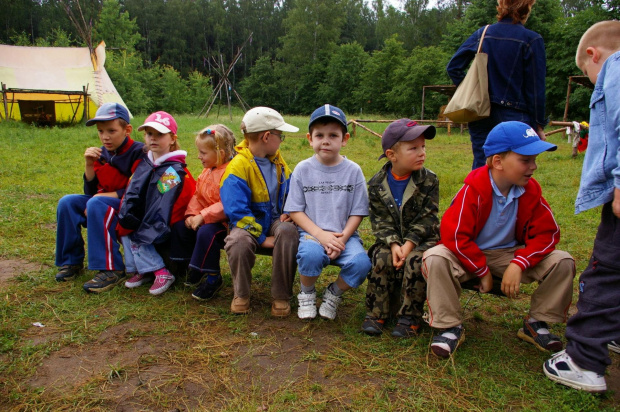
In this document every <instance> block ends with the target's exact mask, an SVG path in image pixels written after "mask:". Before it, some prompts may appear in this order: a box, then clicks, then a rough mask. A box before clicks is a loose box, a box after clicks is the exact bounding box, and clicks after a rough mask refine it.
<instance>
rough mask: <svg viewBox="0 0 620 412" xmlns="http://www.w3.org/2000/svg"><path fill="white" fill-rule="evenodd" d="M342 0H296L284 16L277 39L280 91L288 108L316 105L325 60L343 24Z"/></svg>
mask: <svg viewBox="0 0 620 412" xmlns="http://www.w3.org/2000/svg"><path fill="white" fill-rule="evenodd" d="M342 7H343V3H342V1H341V0H335V1H334V0H298V1H297V2H296V3H295V6H294V7H293V8H292V9H291V10H290V11H289V13H288V15H287V17H286V18H285V19H284V22H283V23H284V27H285V28H286V31H287V33H286V35H285V36H283V37H282V38H281V39H280V40H281V43H282V47H281V48H280V49H279V50H278V57H280V58H281V59H282V63H283V65H282V67H281V69H282V71H281V73H282V77H280V82H279V83H280V85H281V86H282V90H281V92H280V93H281V94H282V95H283V97H284V100H285V101H286V102H287V103H288V105H289V109H288V110H289V111H294V112H307V111H309V110H313V108H315V106H317V102H316V91H317V90H318V88H319V86H320V83H322V82H323V79H324V77H325V66H324V64H325V62H326V61H328V59H329V56H330V55H331V54H332V53H333V52H334V50H336V48H337V45H336V44H337V42H338V39H339V38H340V34H341V27H342V23H343V18H342V16H343V9H342Z"/></svg>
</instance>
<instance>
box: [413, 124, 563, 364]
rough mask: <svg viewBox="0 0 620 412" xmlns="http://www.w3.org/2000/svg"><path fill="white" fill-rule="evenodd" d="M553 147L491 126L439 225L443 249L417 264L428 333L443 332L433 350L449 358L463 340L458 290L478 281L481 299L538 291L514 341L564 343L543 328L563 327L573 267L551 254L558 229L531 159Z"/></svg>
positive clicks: (512, 128)
mask: <svg viewBox="0 0 620 412" xmlns="http://www.w3.org/2000/svg"><path fill="white" fill-rule="evenodd" d="M556 149H557V146H555V145H552V144H551V143H547V142H545V141H542V140H540V138H539V137H538V134H537V133H536V131H535V130H534V129H532V128H531V127H530V126H528V125H527V124H525V123H521V122H516V121H511V122H504V123H500V124H499V125H497V126H496V127H495V128H493V130H491V132H490V133H489V135H488V137H487V140H486V143H485V144H484V153H485V156H486V157H487V164H486V166H483V167H480V168H478V169H475V170H473V171H472V172H471V173H470V174H469V175H468V176H467V177H466V178H465V184H464V185H463V187H462V188H461V189H460V190H459V192H458V193H457V194H456V196H455V198H454V199H453V201H452V204H451V205H450V207H449V208H448V210H446V212H445V214H444V215H443V217H442V220H441V227H440V233H441V243H442V244H440V245H438V246H436V247H434V248H432V249H429V250H428V251H427V252H426V253H425V254H424V258H423V265H422V274H423V275H424V277H425V278H426V281H427V284H428V286H427V293H426V296H427V302H428V307H429V312H430V322H429V323H430V326H432V327H435V328H438V329H441V331H440V332H439V334H437V335H436V336H435V337H434V338H433V341H432V343H431V350H432V351H433V353H434V354H435V355H437V356H439V357H442V358H447V357H449V356H450V355H451V354H452V353H453V352H454V351H455V350H456V348H457V347H458V346H459V344H461V343H462V342H463V341H464V340H465V333H464V329H463V325H462V323H463V320H462V315H461V306H460V303H459V296H460V294H461V286H460V283H463V282H465V281H467V280H470V279H473V278H475V277H478V278H480V286H479V291H480V292H481V293H486V292H489V291H490V290H491V289H492V288H493V276H496V277H499V278H502V284H501V290H502V292H503V293H504V294H505V295H506V296H508V297H509V298H516V297H517V295H518V293H519V285H520V284H521V283H531V282H534V281H537V282H539V283H540V285H539V286H538V288H537V289H536V291H535V292H534V293H533V294H532V298H531V304H530V311H529V315H528V316H527V317H526V318H525V319H524V321H523V328H522V329H520V330H519V332H518V334H517V336H518V337H519V338H521V339H523V340H525V341H527V342H529V343H532V344H534V345H535V346H536V347H537V348H538V349H540V350H543V351H545V350H551V351H559V350H561V349H562V341H561V340H560V338H559V337H558V336H556V335H553V334H551V333H550V332H549V330H548V326H547V323H546V322H565V321H566V313H567V311H568V307H569V306H570V304H571V300H572V296H573V278H574V276H575V261H574V259H573V258H572V257H571V256H570V255H569V254H568V253H567V252H563V251H561V250H555V245H556V244H557V243H558V242H559V240H560V228H559V227H558V224H557V223H556V221H555V219H554V218H553V213H552V212H551V208H550V207H549V204H548V203H547V202H546V201H545V199H544V198H543V197H542V194H541V188H540V185H539V184H538V182H536V180H534V179H533V178H532V175H533V174H534V171H535V170H536V167H537V166H536V156H537V155H538V154H540V153H542V152H545V151H553V150H556Z"/></svg>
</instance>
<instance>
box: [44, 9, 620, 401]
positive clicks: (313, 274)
mask: <svg viewBox="0 0 620 412" xmlns="http://www.w3.org/2000/svg"><path fill="white" fill-rule="evenodd" d="M576 62H577V66H578V67H579V68H580V69H581V70H582V71H583V72H584V74H586V75H587V76H589V77H590V79H591V80H592V82H593V83H594V84H595V89H594V93H593V95H592V100H591V109H592V111H591V119H590V136H591V137H590V148H589V150H588V152H587V154H586V158H585V161H584V173H583V175H582V182H581V187H580V190H579V195H578V199H577V209H576V210H577V212H580V211H582V210H586V209H589V208H592V207H595V206H599V205H604V206H603V212H602V218H601V226H600V227H599V231H598V233H597V238H596V241H595V245H594V251H593V254H592V259H591V260H590V264H589V266H588V268H587V269H586V271H585V272H584V273H583V274H582V275H581V278H580V283H579V302H578V305H577V307H578V314H577V315H575V316H573V317H572V318H571V319H570V320H569V322H568V326H567V332H566V336H567V337H568V340H569V343H568V345H567V348H566V350H565V351H563V350H562V348H563V344H562V341H561V339H560V337H558V336H556V335H554V334H552V333H551V332H550V331H549V327H548V324H547V322H552V323H555V322H564V321H566V317H567V313H568V309H569V307H570V304H571V301H572V291H573V278H574V276H575V262H574V259H573V258H572V257H571V256H570V255H569V254H568V253H566V252H563V251H560V250H557V249H555V246H556V244H557V243H558V242H559V240H560V229H559V226H558V224H557V222H556V221H555V219H554V217H553V213H552V212H551V208H550V206H549V204H548V203H547V202H546V201H545V199H544V198H543V196H542V194H541V193H542V192H541V187H540V185H539V184H538V182H537V181H536V180H534V179H533V177H532V176H533V174H534V171H535V170H536V168H537V165H536V157H537V156H538V155H539V154H540V153H542V152H545V151H553V150H556V149H557V147H556V146H555V145H553V144H550V143H548V142H546V141H543V140H540V138H539V137H538V134H537V133H536V131H535V130H533V129H532V128H531V127H530V126H528V125H526V124H525V123H521V122H516V121H510V122H504V123H501V124H500V125H498V126H497V127H495V128H494V129H493V130H492V131H491V133H490V134H489V135H488V137H487V140H486V143H485V145H484V152H485V156H486V158H487V160H486V165H485V166H483V167H480V168H478V169H475V170H473V171H472V172H471V173H470V174H469V175H468V176H467V177H466V178H465V182H464V185H463V187H462V188H461V189H460V190H459V191H458V193H457V194H456V196H455V197H454V199H453V200H452V203H451V205H450V207H449V208H448V209H447V210H446V211H445V213H444V215H443V217H442V220H441V224H440V222H439V218H438V209H439V182H438V179H437V176H436V175H435V174H434V173H433V172H432V171H430V170H428V169H426V168H425V167H424V162H425V159H426V146H425V144H426V141H427V140H431V139H433V138H434V137H435V134H436V131H435V128H434V126H423V125H420V124H418V123H416V122H415V121H412V120H410V119H400V120H397V121H395V122H393V123H391V124H390V125H389V126H388V127H387V129H386V130H385V133H384V134H383V137H382V139H381V144H382V149H383V153H382V155H381V157H380V158H379V159H381V158H384V157H385V158H386V159H387V162H386V163H385V164H384V165H383V167H382V168H381V169H380V170H379V172H377V173H376V174H375V175H374V176H373V177H372V178H371V179H370V181H369V182H368V190H367V185H366V181H365V178H364V175H363V173H362V170H361V168H360V167H359V166H358V165H357V164H356V163H354V162H352V161H351V160H349V159H347V158H346V157H345V156H343V155H342V154H341V153H340V151H341V149H342V148H343V147H344V146H346V145H347V143H348V142H349V138H350V136H349V133H348V129H347V120H346V117H345V115H344V113H343V112H342V111H341V110H340V109H339V108H337V107H334V106H332V105H329V104H326V105H324V106H321V107H319V108H318V109H316V110H315V111H314V112H313V113H312V115H311V116H310V121H309V125H308V133H307V135H306V139H307V140H308V143H309V144H310V146H311V147H312V150H313V151H314V154H313V156H312V157H310V158H309V159H306V160H304V161H302V162H300V163H299V164H298V165H297V166H296V167H295V170H294V171H293V172H292V173H291V170H290V169H289V167H288V166H287V164H286V162H285V161H284V159H283V158H282V154H281V152H280V150H279V148H280V145H281V143H282V142H283V141H284V139H285V135H284V133H285V132H293V133H294V132H297V131H298V128H297V127H295V126H292V125H290V124H288V123H286V122H285V121H284V119H283V118H282V116H281V115H280V114H279V113H278V112H276V111H275V110H273V109H270V108H267V107H255V108H253V109H250V110H249V111H248V112H247V113H246V114H245V116H244V117H243V121H242V123H241V130H242V132H243V136H244V139H243V141H242V142H241V143H240V144H239V145H236V146H235V137H234V134H233V133H232V131H231V130H230V129H228V128H227V127H226V126H223V125H213V126H209V127H207V128H205V129H203V130H202V131H201V132H199V133H198V135H197V137H196V146H197V149H198V152H199V159H200V161H201V163H202V165H203V167H204V170H203V171H202V173H201V174H200V177H199V178H198V181H197V182H195V181H194V179H193V177H192V175H191V174H190V173H189V171H188V170H187V168H186V166H185V157H186V152H184V151H182V150H179V144H178V142H177V134H176V133H177V124H176V122H175V120H174V118H173V117H172V116H170V115H169V114H168V113H165V112H156V113H153V114H152V115H151V116H149V117H148V118H147V119H146V121H145V123H144V124H143V125H142V126H140V127H139V128H138V130H144V132H145V136H144V139H145V145H143V144H142V143H138V142H134V141H133V140H131V138H130V137H129V135H130V133H131V131H132V128H131V125H130V124H129V114H128V112H127V110H126V109H125V108H124V107H122V106H120V105H118V104H106V105H103V106H102V107H101V108H100V109H99V110H98V111H97V115H96V116H95V118H93V119H91V120H89V121H88V122H87V125H93V124H96V125H97V130H98V134H99V137H100V139H101V142H102V144H103V147H101V148H95V147H92V148H88V149H87V150H86V152H85V155H84V157H85V162H86V163H85V173H84V193H85V195H69V196H65V197H63V198H62V199H61V201H60V202H59V205H58V237H57V246H56V251H57V253H56V264H57V266H59V267H60V270H59V272H58V274H57V275H56V279H57V280H59V281H64V280H69V279H72V278H74V277H75V276H76V275H77V274H78V273H79V272H80V271H81V269H82V268H83V259H84V247H83V245H84V242H83V240H82V237H81V233H80V227H81V226H84V227H85V226H86V225H87V224H88V231H87V233H88V248H89V253H88V258H89V261H88V267H89V269H91V270H97V271H99V273H97V275H96V276H95V277H94V279H92V280H90V281H88V282H86V284H84V289H85V290H87V291H89V292H101V291H104V290H108V289H110V288H111V287H113V286H115V285H116V284H118V283H120V282H121V281H123V280H124V279H125V278H126V277H128V278H129V279H127V280H126V281H125V286H127V287H129V288H133V287H137V286H140V285H142V284H144V283H151V282H152V286H151V288H150V292H151V293H152V294H155V295H157V294H161V293H163V292H165V291H166V290H167V289H168V288H169V287H170V285H171V284H172V283H173V282H174V281H175V277H174V274H173V273H171V272H170V271H169V270H168V269H167V268H166V266H165V263H164V259H163V258H162V254H164V255H165V254H168V257H169V258H170V260H173V261H175V260H176V261H180V262H184V264H185V265H187V262H189V274H188V276H187V280H186V284H188V285H192V286H197V289H196V290H195V291H194V292H193V296H194V297H195V298H196V299H199V300H205V299H209V298H211V297H213V296H214V295H215V294H216V293H217V291H218V290H220V289H221V287H222V284H223V281H222V276H221V273H220V267H219V257H220V249H222V248H223V249H225V251H226V254H227V257H228V262H229V266H230V272H231V277H232V283H233V300H232V302H231V312H233V313H235V314H244V313H247V312H248V311H249V310H250V286H251V280H252V268H253V266H254V263H255V260H256V254H257V253H269V254H271V255H272V262H273V264H272V276H271V295H272V306H271V314H272V315H273V316H275V317H284V316H288V315H289V314H290V312H291V306H290V300H291V298H292V297H293V283H294V279H295V273H296V271H297V270H299V275H300V276H299V277H300V293H299V294H298V295H297V300H298V312H297V313H298V317H299V318H300V319H304V320H310V319H313V318H315V317H316V316H317V314H318V315H319V316H321V317H322V318H326V319H331V320H333V319H335V317H336V313H337V308H338V305H339V304H340V302H341V301H342V295H343V293H344V292H345V291H347V290H348V289H351V288H357V287H359V286H360V285H361V284H362V283H363V282H364V280H365V279H368V284H367V289H366V309H367V313H366V317H365V319H364V321H363V323H362V326H361V329H362V331H363V332H365V333H367V334H370V335H379V334H381V333H383V329H384V327H385V326H386V323H387V322H388V321H389V320H390V319H392V318H393V319H394V327H393V329H392V332H391V334H392V335H393V336H396V337H405V338H407V337H412V336H415V335H416V334H417V332H418V330H419V328H420V327H421V325H422V323H423V321H422V317H423V313H424V303H425V302H426V303H427V305H428V313H429V317H428V323H429V324H430V326H431V327H433V328H436V329H438V331H437V333H436V334H435V336H434V337H433V339H432V342H431V351H432V352H433V353H434V354H435V355H437V356H439V357H442V358H447V357H449V356H451V355H452V354H453V353H454V351H455V350H456V349H457V347H458V346H459V345H460V344H461V343H462V342H463V341H464V339H465V329H464V327H463V319H462V314H461V306H460V302H459V297H460V294H461V290H462V289H461V284H462V283H463V282H466V281H470V280H472V279H476V278H478V279H479V285H478V290H479V291H480V292H481V293H486V292H489V291H491V290H492V289H493V283H494V282H501V291H502V292H503V294H505V295H506V296H508V297H510V298H516V297H517V296H518V294H519V290H520V285H521V284H522V283H532V282H537V283H538V284H539V285H538V287H537V289H536V290H535V291H534V292H533V294H532V296H531V305H530V310H529V313H528V315H527V316H526V317H525V319H524V320H523V327H522V328H521V329H519V331H518V333H517V336H518V337H519V338H521V339H522V340H524V341H526V342H529V343H531V344H533V345H534V346H535V347H537V348H538V349H540V350H543V351H547V350H548V351H553V352H557V353H556V354H555V355H554V356H553V357H552V358H551V359H550V360H548V361H547V362H546V363H545V365H544V372H545V374H546V375H547V376H548V377H549V378H551V379H553V380H555V381H558V382H560V383H563V384H565V385H568V386H572V387H575V388H578V389H583V390H588V391H603V390H605V389H606V384H605V379H604V376H603V375H604V371H605V368H606V367H607V365H609V364H610V359H609V354H608V349H607V348H608V344H610V348H612V349H613V348H617V346H616V345H615V342H614V341H620V310H618V302H620V287H619V286H620V264H619V263H618V262H620V224H619V221H618V219H619V218H620V166H619V159H618V157H617V153H619V152H620V151H619V133H620V132H619V130H620V106H619V104H618V102H616V101H615V99H606V96H613V97H616V96H617V95H618V93H619V92H620V90H618V87H619V86H618V82H617V81H616V79H617V78H618V76H620V22H616V21H613V22H602V23H598V24H596V25H594V26H593V27H592V28H590V29H589V30H588V31H587V32H586V33H585V34H584V36H583V37H582V39H581V42H580V44H579V48H578V51H577V58H576ZM365 216H370V221H371V224H372V230H373V233H374V235H375V238H376V240H375V242H374V244H373V245H372V246H371V247H370V249H369V250H368V252H366V250H365V249H364V246H363V243H362V240H361V239H360V236H359V234H358V233H357V229H358V227H359V225H360V223H361V221H362V219H363V218H364V217H365ZM117 236H118V237H119V238H120V241H121V243H122V245H123V248H124V251H125V263H124V264H123V259H122V256H121V255H120V250H119V247H118V244H117ZM327 265H336V266H338V267H340V273H339V275H338V277H337V279H336V280H335V281H333V282H331V283H330V284H329V285H328V286H327V287H326V288H325V290H324V291H323V294H322V299H321V304H320V306H319V307H318V309H317V291H316V287H315V285H316V281H317V279H318V277H319V276H320V274H321V272H322V271H323V269H324V268H325V267H326V266H327ZM614 350H615V349H614Z"/></svg>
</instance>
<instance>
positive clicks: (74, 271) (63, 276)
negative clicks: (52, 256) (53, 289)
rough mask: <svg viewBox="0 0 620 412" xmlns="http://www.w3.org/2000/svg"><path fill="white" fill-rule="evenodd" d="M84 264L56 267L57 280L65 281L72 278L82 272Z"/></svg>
mask: <svg viewBox="0 0 620 412" xmlns="http://www.w3.org/2000/svg"><path fill="white" fill-rule="evenodd" d="M83 268H84V265H64V266H61V267H59V268H58V273H56V281H57V282H66V281H67V280H73V279H74V278H75V277H76V276H77V275H79V274H80V273H81V272H82V269H83Z"/></svg>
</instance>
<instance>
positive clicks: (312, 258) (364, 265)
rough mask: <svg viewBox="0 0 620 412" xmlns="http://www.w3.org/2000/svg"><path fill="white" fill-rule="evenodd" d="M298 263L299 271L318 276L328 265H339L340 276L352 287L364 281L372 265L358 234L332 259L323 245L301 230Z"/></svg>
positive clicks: (305, 274)
mask: <svg viewBox="0 0 620 412" xmlns="http://www.w3.org/2000/svg"><path fill="white" fill-rule="evenodd" d="M297 265H298V269H299V273H300V274H302V275H304V276H308V277H318V276H319V275H320V274H321V272H322V271H323V268H324V267H325V266H327V265H335V266H338V267H339V268H340V277H342V280H344V282H345V283H346V284H347V285H349V286H351V287H352V288H356V287H358V286H359V285H361V284H362V283H364V280H365V279H366V276H367V275H368V272H369V271H370V268H371V266H372V265H371V263H370V258H369V257H368V255H367V254H366V250H365V249H364V244H363V243H362V240H361V239H360V238H359V236H358V235H357V234H355V235H353V236H351V237H350V238H349V240H348V241H347V243H346V244H345V249H344V250H343V251H342V253H341V254H340V256H338V257H337V258H336V259H334V260H330V259H329V257H328V256H327V253H326V252H325V249H324V248H323V245H321V244H320V243H319V241H318V240H316V238H314V237H313V236H310V235H309V234H307V233H306V232H301V236H300V239H299V249H298V250H297Z"/></svg>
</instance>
